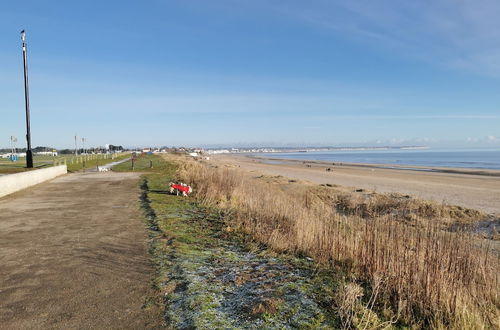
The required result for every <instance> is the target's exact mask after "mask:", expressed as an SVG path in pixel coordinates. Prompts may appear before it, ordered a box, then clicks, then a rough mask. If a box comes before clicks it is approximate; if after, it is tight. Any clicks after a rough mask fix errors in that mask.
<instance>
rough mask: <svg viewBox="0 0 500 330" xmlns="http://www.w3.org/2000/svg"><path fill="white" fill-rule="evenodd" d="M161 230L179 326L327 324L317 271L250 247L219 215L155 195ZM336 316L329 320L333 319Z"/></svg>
mask: <svg viewBox="0 0 500 330" xmlns="http://www.w3.org/2000/svg"><path fill="white" fill-rule="evenodd" d="M150 198H151V206H152V208H153V209H154V211H155V214H156V217H157V223H158V225H159V228H160V230H161V231H162V232H163V235H164V238H163V239H162V240H161V243H160V244H162V248H161V251H162V252H161V253H163V254H164V255H167V256H168V258H167V259H168V260H167V262H165V263H163V267H162V272H163V274H162V275H161V278H162V281H161V283H159V286H160V289H161V290H162V291H163V292H164V297H165V302H166V311H165V317H166V319H167V321H168V323H169V325H170V326H172V327H173V328H181V329H182V328H183V329H187V328H200V329H214V328H245V329H249V328H250V329H252V328H254V329H262V328H268V329H269V328H279V329H287V328H290V329H291V328H322V327H328V328H329V327H331V326H332V324H331V317H330V318H328V317H327V316H326V314H327V313H326V312H325V311H324V310H323V309H322V308H321V307H320V306H319V304H318V302H317V301H315V299H314V295H313V293H312V292H313V286H312V284H311V283H310V278H311V271H310V270H308V269H306V268H300V267H296V266H293V265H291V264H290V263H289V262H288V261H286V260H284V259H281V258H278V257H273V256H269V255H266V253H262V251H256V252H254V251H249V250H248V249H246V248H245V247H244V244H243V243H241V242H240V241H239V240H238V239H237V238H236V237H234V236H232V235H230V234H227V233H225V232H224V231H223V230H222V228H223V224H222V222H221V220H220V218H219V217H218V216H217V215H214V214H211V213H209V212H207V211H206V210H204V209H201V208H198V207H197V206H195V205H193V204H189V203H188V202H187V201H184V200H179V198H177V197H175V196H165V195H158V196H156V195H155V194H150ZM327 320H330V321H327Z"/></svg>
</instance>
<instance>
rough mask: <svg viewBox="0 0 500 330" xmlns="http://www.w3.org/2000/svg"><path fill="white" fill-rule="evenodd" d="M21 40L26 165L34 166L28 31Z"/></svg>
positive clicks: (22, 32) (22, 33)
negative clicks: (27, 45) (26, 143)
mask: <svg viewBox="0 0 500 330" xmlns="http://www.w3.org/2000/svg"><path fill="white" fill-rule="evenodd" d="M21 40H22V41H23V64H24V102H25V105H26V141H27V142H28V148H27V150H26V167H27V168H33V152H32V151H31V130H30V93H29V87H28V54H27V49H26V32H24V30H22V31H21Z"/></svg>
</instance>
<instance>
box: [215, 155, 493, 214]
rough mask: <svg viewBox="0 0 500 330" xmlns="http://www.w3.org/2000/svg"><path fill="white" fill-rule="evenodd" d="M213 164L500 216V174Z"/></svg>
mask: <svg viewBox="0 0 500 330" xmlns="http://www.w3.org/2000/svg"><path fill="white" fill-rule="evenodd" d="M209 162H214V163H217V164H220V165H221V166H228V167H238V168H241V169H242V170H246V171H248V172H250V173H258V174H265V175H270V176H283V177H286V178H289V179H293V180H299V181H304V182H309V183H312V184H319V185H325V184H330V185H335V186H337V187H338V188H340V189H345V190H355V189H359V188H361V189H364V190H367V191H374V192H381V193H400V194H406V195H410V196H414V197H416V198H420V199H424V200H432V201H435V202H438V203H445V204H449V205H458V206H462V207H465V208H471V209H476V210H480V211H482V212H485V213H487V214H490V215H493V216H495V217H499V216H500V171H498V170H488V171H484V170H476V169H470V170H469V169H465V170H463V169H455V168H453V169H451V168H433V170H432V171H429V170H427V169H428V168H427V167H415V166H393V165H389V166H385V165H381V164H357V163H339V162H335V165H333V162H324V161H304V160H289V159H286V160H283V159H277V158H273V157H272V156H271V157H260V156H250V155H241V154H239V155H237V154H232V155H217V156H215V157H211V159H210V160H209Z"/></svg>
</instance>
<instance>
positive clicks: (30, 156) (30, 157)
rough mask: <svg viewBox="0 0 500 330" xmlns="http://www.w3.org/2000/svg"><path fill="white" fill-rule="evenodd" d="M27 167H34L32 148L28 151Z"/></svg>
mask: <svg viewBox="0 0 500 330" xmlns="http://www.w3.org/2000/svg"><path fill="white" fill-rule="evenodd" d="M26 167H27V168H33V153H32V152H31V150H28V151H26Z"/></svg>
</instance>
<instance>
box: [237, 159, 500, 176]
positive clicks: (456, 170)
mask: <svg viewBox="0 0 500 330" xmlns="http://www.w3.org/2000/svg"><path fill="white" fill-rule="evenodd" d="M237 157H247V158H249V159H259V160H270V161H273V162H280V163H283V164H286V163H294V164H299V163H300V164H318V165H321V166H352V167H362V168H379V169H391V170H398V171H418V172H434V173H452V174H467V175H483V176H494V177H500V170H496V169H486V168H469V167H433V166H418V165H404V164H401V165H397V164H373V163H351V162H329V161H324V160H302V159H294V158H290V159H284V158H274V157H266V156H260V155H259V156H254V155H238V156H237Z"/></svg>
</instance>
